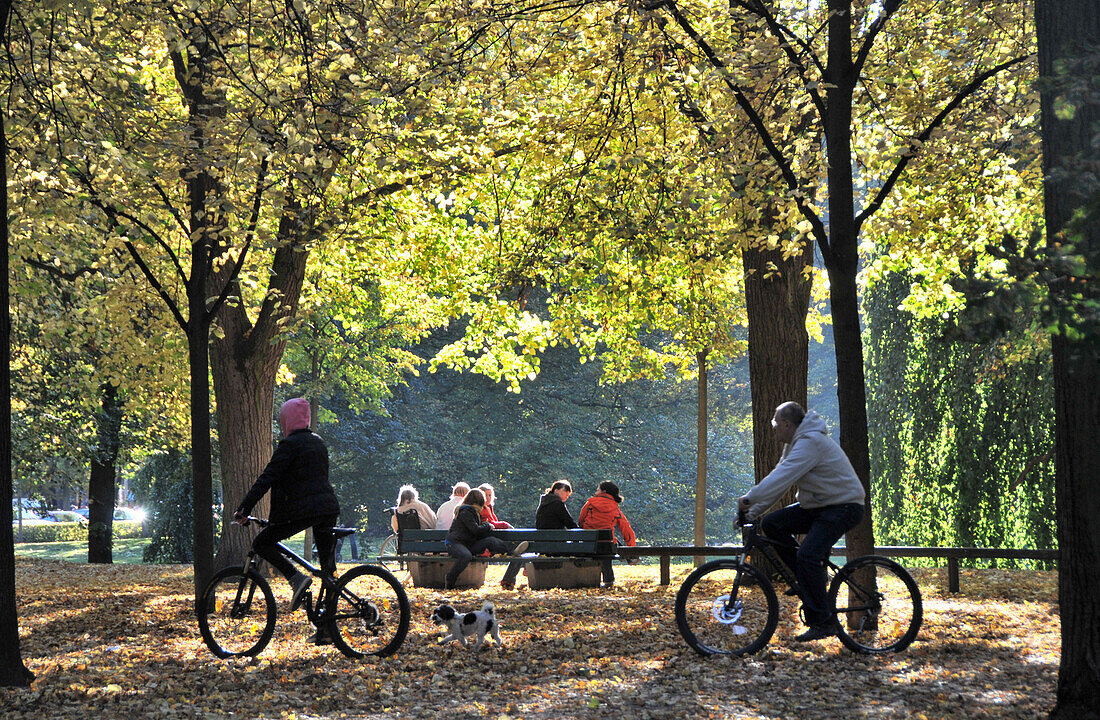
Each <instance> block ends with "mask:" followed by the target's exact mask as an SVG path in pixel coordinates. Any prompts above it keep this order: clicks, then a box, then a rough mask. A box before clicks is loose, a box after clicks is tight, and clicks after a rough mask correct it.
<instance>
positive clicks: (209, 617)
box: [198, 567, 275, 658]
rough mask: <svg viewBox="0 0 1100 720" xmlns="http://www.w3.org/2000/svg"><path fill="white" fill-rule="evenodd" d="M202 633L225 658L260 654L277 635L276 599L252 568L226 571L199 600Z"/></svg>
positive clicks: (215, 650) (221, 573) (219, 574)
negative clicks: (274, 634) (274, 635)
mask: <svg viewBox="0 0 1100 720" xmlns="http://www.w3.org/2000/svg"><path fill="white" fill-rule="evenodd" d="M198 615H199V632H200V633H202V639H203V642H205V643H206V646H207V647H208V648H210V651H211V652H213V653H214V654H215V655H217V656H218V657H221V658H227V657H236V656H239V655H250V656H255V655H259V654H260V652H261V651H262V650H263V649H264V648H265V647H267V643H268V642H269V641H270V640H271V635H272V633H274V632H275V596H274V595H273V594H272V592H271V586H270V585H268V584H267V581H266V580H264V579H263V578H262V577H261V576H260V574H259V573H258V572H256V571H255V570H254V569H251V568H245V567H230V568H225V569H224V570H222V571H220V572H219V573H218V574H216V575H215V576H214V579H213V580H211V581H210V584H209V585H207V586H206V590H204V591H203V594H202V598H201V599H200V600H199V613H198Z"/></svg>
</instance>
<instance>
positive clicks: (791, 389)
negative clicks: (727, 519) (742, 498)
mask: <svg viewBox="0 0 1100 720" xmlns="http://www.w3.org/2000/svg"><path fill="white" fill-rule="evenodd" d="M741 261H742V263H743V265H744V268H745V308H746V311H747V315H748V325H749V387H750V389H751V392H752V435H753V467H754V469H755V471H756V482H760V481H761V480H763V479H764V477H765V476H766V475H767V474H768V473H770V472H771V471H772V468H774V467H775V465H776V463H778V462H779V456H780V454H781V453H782V451H783V448H782V446H781V445H780V443H779V441H778V440H776V439H775V433H774V432H773V431H772V426H771V420H772V414H773V413H774V412H775V409H776V408H777V407H779V406H780V405H781V404H783V403H784V402H787V401H788V400H794V401H795V402H797V403H799V404H800V405H802V407H806V395H807V388H806V369H807V367H808V365H809V360H810V336H809V334H808V333H807V332H806V313H807V312H808V310H809V307H810V291H811V286H812V283H811V281H810V279H809V278H808V277H807V276H806V275H805V274H804V272H803V271H804V270H805V269H806V268H807V267H809V266H810V264H811V263H812V262H813V245H812V244H811V243H806V245H805V246H804V247H803V249H802V252H801V253H800V254H798V255H793V256H791V257H789V258H784V257H783V253H782V252H781V251H780V250H763V249H749V250H745V251H744V252H742V253H741ZM785 497H786V496H785Z"/></svg>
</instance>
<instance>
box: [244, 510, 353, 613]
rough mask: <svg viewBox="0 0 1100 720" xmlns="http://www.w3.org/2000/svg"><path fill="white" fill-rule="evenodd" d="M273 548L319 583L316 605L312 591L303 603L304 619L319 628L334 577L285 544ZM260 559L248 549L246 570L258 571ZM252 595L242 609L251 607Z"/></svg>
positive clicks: (261, 522)
mask: <svg viewBox="0 0 1100 720" xmlns="http://www.w3.org/2000/svg"><path fill="white" fill-rule="evenodd" d="M248 520H249V522H255V523H256V524H258V525H260V526H261V527H266V526H267V524H268V523H267V521H266V520H263V519H261V518H256V517H251V516H250V517H249V518H248ZM275 547H276V548H277V549H278V550H279V553H280V554H281V555H282V556H283V557H285V558H286V559H287V560H289V561H290V562H291V563H293V564H295V565H297V566H299V567H301V568H302V569H303V570H305V571H306V572H307V573H309V574H310V575H311V576H312V577H315V578H318V579H319V580H320V581H321V590H320V592H318V593H317V602H316V603H314V602H313V595H312V591H311V590H307V591H306V592H307V593H309V594H308V595H307V597H306V601H305V603H304V606H305V610H306V617H308V618H309V621H310V622H311V623H313V624H314V625H316V626H318V627H320V624H321V622H323V621H324V619H325V618H324V606H325V599H326V597H327V594H328V593H326V591H328V592H332V591H333V590H334V589H335V588H336V576H335V575H333V574H332V573H329V572H328V571H327V570H325V569H324V568H319V567H317V566H316V565H314V564H313V563H311V562H309V561H308V560H306V559H305V558H304V557H302V556H301V555H299V554H298V553H296V552H294V551H293V550H291V549H290V548H289V547H288V546H287V545H286V544H285V543H283V542H281V541H280V542H277V543H275ZM261 559H262V558H260V556H259V555H257V554H256V551H255V549H249V551H248V560H247V561H246V563H245V567H246V569H254V570H257V571H258V570H259V561H260V560H261ZM246 574H247V572H246ZM243 589H244V588H243V586H242V587H241V588H238V590H237V599H236V602H237V604H238V605H240V602H241V598H240V594H241V592H242V591H243ZM254 594H255V589H252V590H251V591H250V594H249V597H248V600H247V601H246V603H245V604H244V605H243V606H242V607H245V608H247V607H248V606H249V605H251V603H252V597H253V595H254Z"/></svg>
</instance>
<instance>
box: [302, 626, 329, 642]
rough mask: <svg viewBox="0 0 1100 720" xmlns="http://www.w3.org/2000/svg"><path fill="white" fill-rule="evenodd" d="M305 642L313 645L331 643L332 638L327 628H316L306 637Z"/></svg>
mask: <svg viewBox="0 0 1100 720" xmlns="http://www.w3.org/2000/svg"><path fill="white" fill-rule="evenodd" d="M306 642H307V643H313V644H314V645H331V644H332V638H331V637H329V634H328V631H327V630H322V629H321V628H317V629H316V630H314V631H313V634H312V635H310V636H309V637H307V638H306Z"/></svg>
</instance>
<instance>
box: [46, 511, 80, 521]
mask: <svg viewBox="0 0 1100 720" xmlns="http://www.w3.org/2000/svg"><path fill="white" fill-rule="evenodd" d="M46 517H47V518H50V519H51V520H53V522H75V523H82V524H83V523H87V522H88V520H87V518H85V517H84V516H83V515H81V514H80V513H78V512H74V511H73V510H50V511H49V512H48V513H46Z"/></svg>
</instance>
